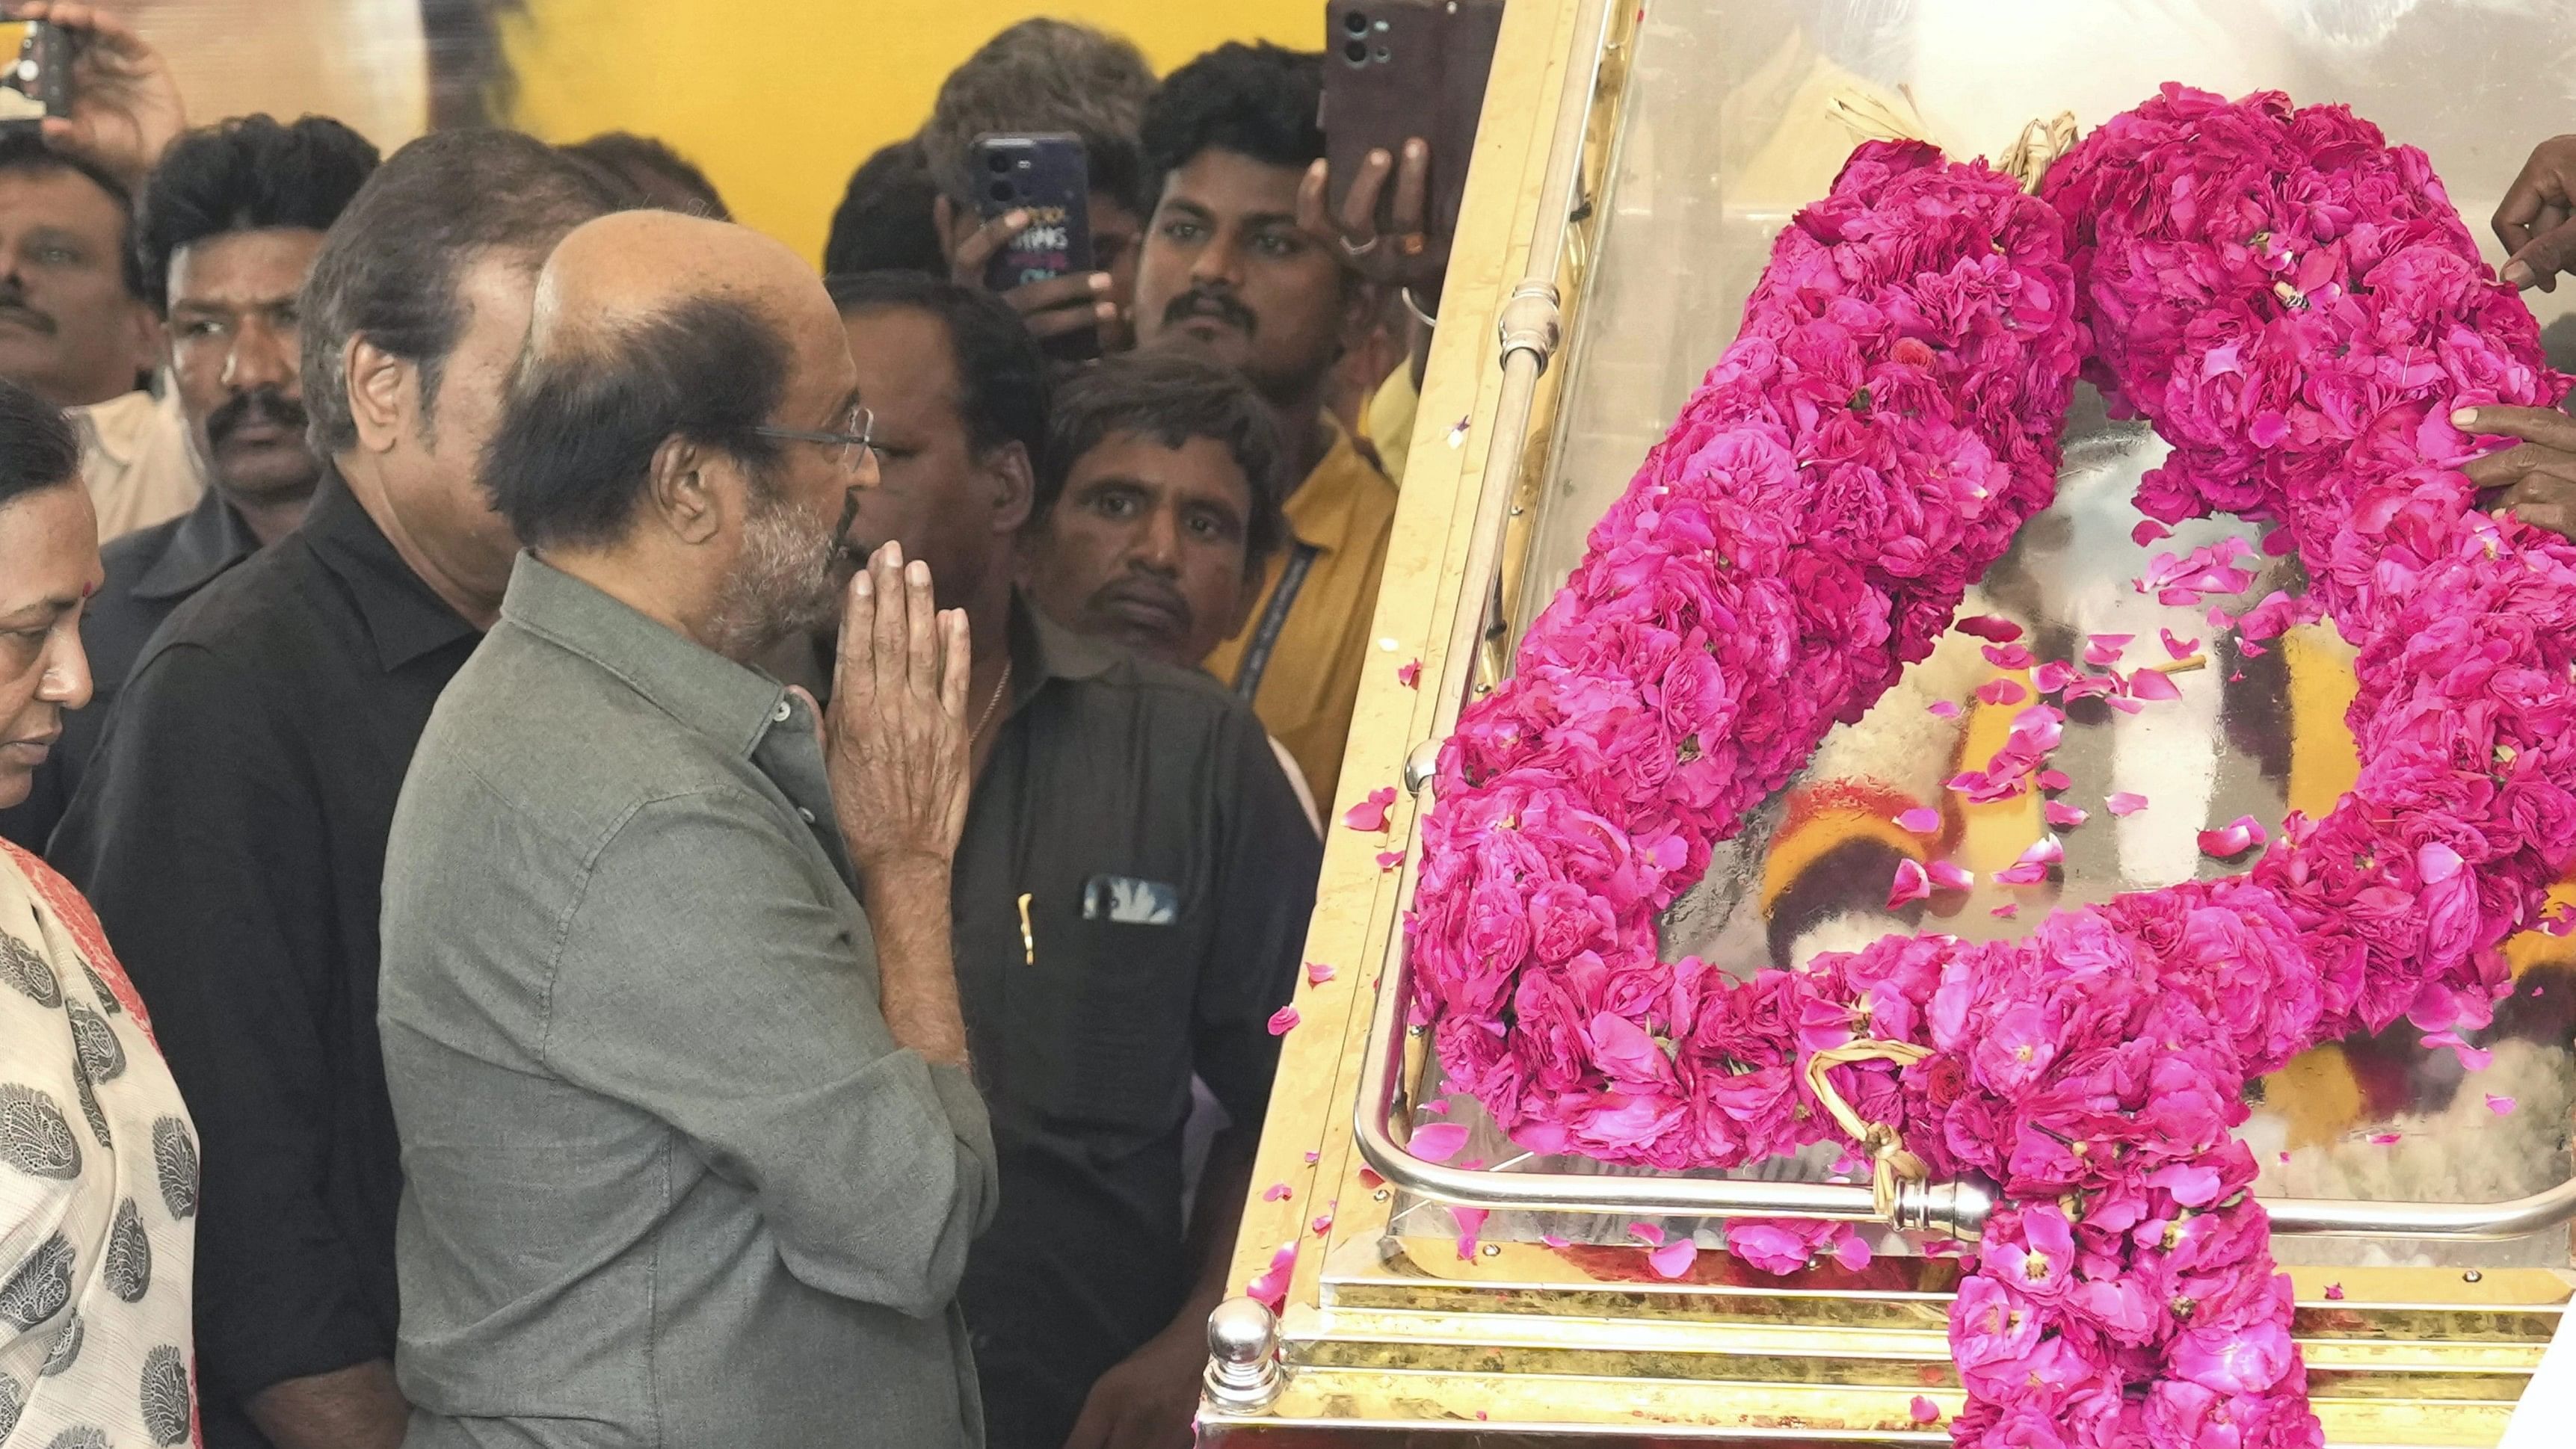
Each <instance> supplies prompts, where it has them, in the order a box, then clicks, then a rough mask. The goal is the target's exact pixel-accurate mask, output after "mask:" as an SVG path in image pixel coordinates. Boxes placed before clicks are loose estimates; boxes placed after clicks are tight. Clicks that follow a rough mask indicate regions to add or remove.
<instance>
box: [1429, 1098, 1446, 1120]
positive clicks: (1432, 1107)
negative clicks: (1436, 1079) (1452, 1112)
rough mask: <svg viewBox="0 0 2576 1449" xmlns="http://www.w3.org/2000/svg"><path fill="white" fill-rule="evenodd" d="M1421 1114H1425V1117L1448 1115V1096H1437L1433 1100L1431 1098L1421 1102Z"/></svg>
mask: <svg viewBox="0 0 2576 1449" xmlns="http://www.w3.org/2000/svg"><path fill="white" fill-rule="evenodd" d="M1422 1115H1423V1116H1425V1117H1446V1116H1448V1115H1449V1099H1448V1098H1446V1097H1438V1098H1434V1099H1433V1100H1431V1101H1428V1102H1425V1103H1423V1104H1422Z"/></svg>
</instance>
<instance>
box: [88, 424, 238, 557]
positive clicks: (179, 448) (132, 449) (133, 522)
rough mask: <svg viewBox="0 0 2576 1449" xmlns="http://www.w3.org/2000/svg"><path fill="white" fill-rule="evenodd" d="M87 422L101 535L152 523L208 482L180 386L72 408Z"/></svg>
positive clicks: (191, 503) (182, 507)
mask: <svg viewBox="0 0 2576 1449" xmlns="http://www.w3.org/2000/svg"><path fill="white" fill-rule="evenodd" d="M71 415H72V418H73V420H74V422H75V423H76V424H77V425H78V426H79V428H80V430H81V478H82V480H83V481H85V482H86V483H88V484H89V499H90V502H91V503H92V504H93V505H94V506H96V507H97V509H98V541H99V542H101V543H106V542H107V541H108V540H110V539H113V538H115V537H117V536H119V535H121V534H128V533H132V532H133V531H134V530H136V529H138V528H150V527H151V526H152V525H154V524H156V523H160V522H162V521H164V520H166V519H172V518H176V517H178V516H179V515H180V514H182V513H185V512H187V511H188V510H189V509H191V508H194V507H196V506H197V495H198V494H200V493H203V492H204V491H205V489H206V481H205V471H204V469H203V468H202V467H200V466H199V464H198V462H197V448H196V445H195V444H194V443H192V442H190V441H189V440H188V420H187V419H186V418H185V417H183V416H182V415H181V414H180V412H179V394H178V390H177V389H176V388H169V389H166V390H165V391H164V395H163V396H161V397H158V398H155V397H154V396H153V395H152V394H150V393H148V392H142V391H139V390H138V391H135V392H129V393H126V394H124V395H123V396H121V397H112V398H109V399H108V400H107V401H105V402H103V403H92V404H90V405H89V406H88V407H78V408H73V409H71Z"/></svg>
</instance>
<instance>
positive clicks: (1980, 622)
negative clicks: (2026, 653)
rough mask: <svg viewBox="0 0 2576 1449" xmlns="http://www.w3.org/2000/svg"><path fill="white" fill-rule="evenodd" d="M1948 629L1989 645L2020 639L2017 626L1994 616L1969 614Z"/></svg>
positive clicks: (2008, 620)
mask: <svg viewBox="0 0 2576 1449" xmlns="http://www.w3.org/2000/svg"><path fill="white" fill-rule="evenodd" d="M1950 627H1951V628H1953V629H1956V630H1958V631H1959V632H1960V633H1962V634H1966V635H1969V636H1970V637H1972V638H1977V639H1983V640H1985V641H1986V642H1987V643H1989V644H2010V643H2011V642H2012V641H2014V640H2015V639H2018V638H2020V637H2021V626H2020V625H2019V624H2016V623H2014V622H2013V621H2012V620H2010V619H2006V618H2001V617H1998V616H1997V615H1994V614H1971V615H1969V616H1968V617H1966V618H1964V619H1961V620H1960V621H1959V622H1958V623H1956V624H1953V625H1951V626H1950Z"/></svg>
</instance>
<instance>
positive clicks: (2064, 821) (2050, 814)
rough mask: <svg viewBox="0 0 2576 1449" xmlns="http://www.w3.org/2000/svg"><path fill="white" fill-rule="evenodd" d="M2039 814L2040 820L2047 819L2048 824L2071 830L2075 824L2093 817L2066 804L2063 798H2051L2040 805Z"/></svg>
mask: <svg viewBox="0 0 2576 1449" xmlns="http://www.w3.org/2000/svg"><path fill="white" fill-rule="evenodd" d="M2039 816H2040V818H2041V819H2042V820H2045V821H2047V822H2048V823H2049V824H2051V825H2054V826H2056V827H2057V828H2058V829H2060V830H2072V829H2074V828H2075V827H2076V826H2078V825H2081V824H2083V823H2084V822H2085V821H2087V820H2090V819H2092V818H2093V817H2092V816H2090V815H2088V814H2086V813H2085V812H2083V811H2081V810H2078V809H2076V808H2075V807H2074V806H2072V805H2069V804H2067V803H2066V802H2065V801H2063V800H2051V801H2049V802H2048V803H2047V804H2045V805H2042V806H2040V807H2039Z"/></svg>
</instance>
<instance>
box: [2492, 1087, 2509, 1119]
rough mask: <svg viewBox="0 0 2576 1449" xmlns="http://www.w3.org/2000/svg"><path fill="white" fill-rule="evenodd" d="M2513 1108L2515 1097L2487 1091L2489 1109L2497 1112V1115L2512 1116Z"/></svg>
mask: <svg viewBox="0 0 2576 1449" xmlns="http://www.w3.org/2000/svg"><path fill="white" fill-rule="evenodd" d="M2513 1109H2514V1100H2513V1098H2511V1097H2499V1096H2497V1095H2496V1094H2495V1093H2493V1092H2489V1093H2487V1110H2488V1111H2490V1112H2493V1113H2494V1114H2496V1115H2497V1116H2499V1117H2510V1116H2512V1115H2513Z"/></svg>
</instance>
